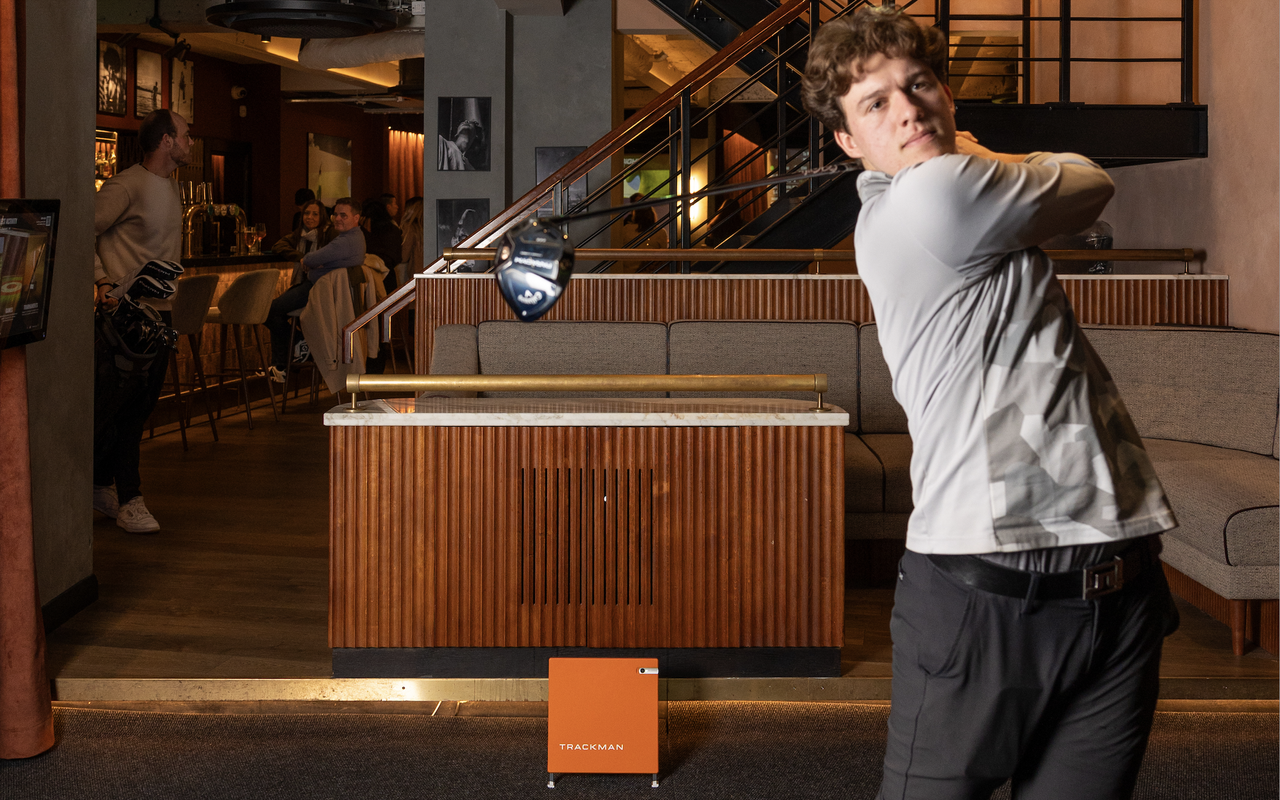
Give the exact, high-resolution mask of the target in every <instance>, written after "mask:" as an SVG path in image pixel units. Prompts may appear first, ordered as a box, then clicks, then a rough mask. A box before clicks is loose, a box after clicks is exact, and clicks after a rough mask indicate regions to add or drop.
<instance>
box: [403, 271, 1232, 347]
mask: <svg viewBox="0 0 1280 800" xmlns="http://www.w3.org/2000/svg"><path fill="white" fill-rule="evenodd" d="M1059 280H1060V281H1061V282H1062V285H1063V289H1064V291H1065V292H1066V294H1067V297H1068V299H1069V300H1070V301H1071V304H1072V306H1073V307H1074V309H1075V312H1076V318H1077V319H1079V320H1080V321H1081V322H1083V323H1086V324H1100V325H1155V324H1170V325H1226V324H1228V321H1227V320H1228V307H1227V280H1226V278H1225V277H1222V276H1203V275H1187V276H1173V277H1170V276H1133V275H1117V276H1107V277H1096V276H1078V275H1062V276H1059ZM417 308H418V313H417V323H416V327H417V331H416V332H417V337H416V342H417V358H418V363H420V364H423V365H427V364H430V363H431V346H432V342H433V337H432V333H433V331H434V330H435V329H436V327H437V326H439V325H447V324H456V323H463V324H468V325H475V324H478V323H480V322H483V321H486V320H496V319H507V320H511V319H515V315H514V314H513V313H512V312H511V310H510V309H509V308H507V305H506V303H505V302H503V300H502V296H501V295H500V294H499V293H498V287H497V285H496V283H495V282H494V280H493V278H492V277H491V276H487V275H437V276H431V277H421V278H418V281H417ZM545 319H548V320H607V321H625V322H672V321H674V320H679V319H774V320H791V319H795V320H843V321H850V322H872V321H874V320H875V314H874V312H873V311H872V308H871V301H870V299H869V298H868V297H867V292H866V289H865V287H864V286H863V284H862V281H861V279H859V278H858V276H857V275H839V276H831V275H822V276H819V275H782V276H758V275H751V276H741V277H722V276H703V275H692V276H657V275H631V276H625V277H622V276H605V275H581V276H578V277H576V278H574V279H573V281H572V282H571V283H570V284H569V291H567V292H566V293H565V296H564V298H563V299H562V300H561V301H560V302H559V303H558V304H556V306H555V307H554V308H552V309H551V311H550V312H548V313H547V315H546V317H545Z"/></svg>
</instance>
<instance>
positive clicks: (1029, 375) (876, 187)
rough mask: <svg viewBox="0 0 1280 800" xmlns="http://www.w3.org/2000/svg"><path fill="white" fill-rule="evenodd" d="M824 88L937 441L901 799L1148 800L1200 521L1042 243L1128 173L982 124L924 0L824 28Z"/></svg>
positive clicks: (896, 672)
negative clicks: (1166, 535) (1180, 548)
mask: <svg viewBox="0 0 1280 800" xmlns="http://www.w3.org/2000/svg"><path fill="white" fill-rule="evenodd" d="M803 86H804V102H805V106H806V107H807V108H808V109H809V110H810V111H811V112H812V113H813V114H814V116H816V117H817V118H818V119H819V120H821V121H822V122H823V123H824V124H825V125H826V126H827V128H828V130H831V131H832V132H833V135H834V137H835V140H836V143H837V144H839V146H840V148H841V149H842V150H844V152H845V153H846V154H847V155H849V156H850V157H851V158H858V159H861V160H862V166H863V167H864V168H865V171H864V172H863V173H861V174H860V175H859V176H858V193H859V195H860V197H861V198H862V210H861V211H860V212H859V215H858V221H857V229H856V232H855V239H854V243H855V247H856V248H857V251H858V272H859V274H860V275H861V278H862V281H863V285H864V286H865V287H866V290H867V294H868V295H869V296H870V298H871V305H872V308H873V309H874V310H875V318H876V322H877V324H878V325H879V340H880V346H881V348H882V350H883V353H884V359H885V362H886V363H887V365H888V367H889V372H890V374H891V375H892V376H893V394H894V396H895V397H896V398H897V399H898V401H899V402H900V403H901V404H902V406H903V409H904V410H905V411H906V416H907V421H908V425H909V426H910V430H911V439H912V443H913V448H914V449H913V451H912V454H911V485H912V496H913V499H914V504H915V508H914V510H913V511H912V512H911V518H910V521H909V522H908V527H907V542H906V544H907V549H906V553H905V554H904V555H903V557H902V560H901V561H900V562H899V564H898V576H897V577H898V581H897V588H896V591H895V595H894V606H893V615H892V619H891V622H890V631H891V633H892V636H893V687H892V694H893V703H892V705H891V706H890V711H889V737H888V747H887V749H886V753H885V757H884V769H883V782H882V784H881V787H880V795H879V796H880V797H881V798H885V799H886V800H887V798H895V800H905V798H929V800H933V799H934V798H957V799H958V798H987V797H990V796H991V794H992V792H994V791H995V790H996V789H997V788H998V787H999V786H1000V785H1001V784H1003V783H1004V782H1005V781H1006V780H1009V779H1012V796H1013V797H1018V798H1028V799H1030V798H1037V799H1039V798H1067V797H1080V798H1126V797H1130V796H1131V795H1132V794H1133V789H1134V783H1135V781H1136V779H1137V775H1138V768H1139V766H1140V765H1141V763H1142V755H1143V752H1144V751H1145V749H1146V745H1147V737H1148V734H1149V733H1150V731H1151V723H1152V718H1153V715H1154V712H1155V709H1156V699H1157V696H1158V694H1159V690H1160V651H1161V644H1162V641H1163V637H1164V636H1165V635H1166V634H1167V633H1168V632H1169V631H1171V630H1172V629H1173V627H1174V626H1175V625H1176V622H1175V620H1176V611H1175V610H1173V605H1172V601H1171V599H1170V595H1169V587H1168V585H1167V583H1166V582H1165V577H1164V573H1163V571H1162V570H1161V567H1160V560H1159V558H1158V555H1157V554H1158V553H1159V550H1160V540H1159V536H1158V534H1160V533H1161V532H1163V531H1166V530H1169V529H1170V528H1173V527H1174V526H1175V525H1176V524H1177V522H1176V521H1175V519H1174V515H1173V513H1172V511H1171V509H1170V507H1169V503H1168V501H1167V500H1166V498H1165V495H1164V491H1163V489H1162V488H1161V485H1160V481H1159V479H1158V478H1157V477H1156V473H1155V469H1154V468H1153V467H1152V464H1151V460H1150V458H1148V456H1147V453H1146V451H1145V450H1144V449H1143V446H1142V440H1141V439H1140V438H1139V437H1138V431H1137V430H1136V429H1135V427H1134V424H1133V421H1132V419H1130V417H1129V413H1128V412H1127V411H1126V410H1125V405H1124V402H1123V401H1122V400H1121V398H1120V395H1119V392H1118V391H1117V390H1116V386H1115V383H1114V382H1112V380H1111V376H1110V375H1109V374H1108V372H1107V368H1106V366H1105V365H1104V364H1103V363H1102V361H1101V360H1100V359H1099V358H1098V355H1097V353H1096V352H1094V350H1093V348H1092V347H1090V345H1089V342H1088V340H1087V339H1086V337H1085V334H1084V332H1083V331H1082V330H1081V329H1080V327H1079V325H1077V324H1076V320H1075V316H1074V315H1073V313H1072V310H1071V306H1070V304H1069V303H1068V301H1067V297H1066V295H1065V294H1064V293H1063V290H1062V286H1061V285H1060V284H1059V283H1058V280H1057V278H1055V277H1054V274H1053V264H1052V263H1051V262H1050V261H1049V259H1048V258H1047V257H1046V256H1045V254H1044V251H1043V250H1041V248H1040V246H1039V245H1040V244H1041V243H1042V242H1044V241H1045V240H1047V239H1049V238H1050V237H1051V236H1054V235H1055V234H1061V233H1070V232H1073V231H1078V230H1080V229H1081V228H1084V227H1086V226H1088V225H1089V224H1091V223H1092V222H1093V221H1095V220H1096V219H1097V218H1098V215H1099V214H1100V213H1101V212H1102V210H1103V208H1104V207H1105V206H1106V204H1107V201H1108V200H1109V199H1110V198H1111V196H1112V193H1113V191H1114V190H1113V185H1112V182H1111V178H1110V177H1109V176H1108V175H1107V173H1106V172H1104V171H1103V170H1102V169H1101V168H1099V167H1098V165H1097V164H1094V163H1093V162H1092V161H1090V160H1089V159H1087V158H1084V157H1083V156H1079V155H1076V154H1073V153H1045V152H1033V153H1030V154H1026V155H1016V154H1007V153H996V152H992V151H991V150H988V149H987V148H985V147H983V146H982V145H980V144H978V142H977V140H976V139H975V138H974V137H973V136H971V135H968V134H965V133H958V132H957V131H956V123H955V102H954V100H953V99H952V96H951V90H950V88H949V86H948V84H947V38H946V34H944V33H942V32H940V31H939V30H938V29H937V28H922V27H921V26H919V25H918V24H917V23H916V22H915V21H914V20H913V19H912V18H911V17H909V16H907V15H906V14H905V13H903V12H902V9H900V8H898V9H895V8H893V7H892V6H885V7H875V8H868V7H865V6H864V7H863V8H862V9H859V11H858V12H857V13H856V14H852V15H850V16H848V17H845V18H843V19H837V20H832V21H830V22H828V23H826V24H824V25H823V26H822V28H821V29H820V30H819V32H818V35H817V36H816V37H815V39H814V43H813V46H812V47H811V48H810V49H809V56H808V65H807V67H806V70H805V77H804V84H803Z"/></svg>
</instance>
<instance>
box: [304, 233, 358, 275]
mask: <svg viewBox="0 0 1280 800" xmlns="http://www.w3.org/2000/svg"><path fill="white" fill-rule="evenodd" d="M364 256H365V247H364V231H362V230H360V228H358V227H356V228H352V229H351V230H349V231H347V232H346V233H340V234H338V238H336V239H334V240H333V241H332V242H329V243H328V244H326V245H325V246H324V247H321V248H319V249H318V250H312V251H311V252H310V253H307V254H306V255H305V256H303V257H302V265H303V266H305V267H306V268H307V278H308V279H309V280H310V281H311V282H312V283H315V282H316V281H318V280H320V279H321V278H323V277H324V276H325V275H327V274H328V273H330V272H333V271H334V270H335V269H346V268H347V267H355V266H358V265H360V264H363V263H364Z"/></svg>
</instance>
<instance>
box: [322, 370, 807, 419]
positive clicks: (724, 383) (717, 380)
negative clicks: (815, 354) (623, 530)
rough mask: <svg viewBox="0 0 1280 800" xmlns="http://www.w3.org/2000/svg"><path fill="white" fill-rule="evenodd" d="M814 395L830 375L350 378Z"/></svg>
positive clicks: (408, 383) (409, 387)
mask: <svg viewBox="0 0 1280 800" xmlns="http://www.w3.org/2000/svg"><path fill="white" fill-rule="evenodd" d="M432 390H434V391H438V392H816V393H817V395H818V406H817V409H815V410H822V411H825V410H827V409H826V407H824V406H823V404H822V395H823V393H824V392H826V391H827V376H826V375H825V374H824V373H817V374H814V375H348V376H347V391H348V392H350V393H351V407H352V408H353V409H355V408H356V393H357V392H425V391H432Z"/></svg>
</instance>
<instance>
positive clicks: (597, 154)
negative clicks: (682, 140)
mask: <svg viewBox="0 0 1280 800" xmlns="http://www.w3.org/2000/svg"><path fill="white" fill-rule="evenodd" d="M807 10H809V0H789V2H787V3H784V4H783V5H782V6H781V7H780V8H778V10H777V11H774V12H773V13H772V14H770V15H769V16H767V17H765V18H764V19H762V20H760V22H759V23H757V24H756V25H754V26H753V27H751V28H750V29H748V30H746V31H743V32H742V34H741V35H739V36H738V38H736V39H734V40H733V41H732V42H730V43H729V46H728V47H725V48H724V49H722V50H720V51H719V52H717V53H716V54H715V55H713V56H712V57H711V58H709V59H707V60H706V61H704V62H703V63H702V64H700V65H699V66H698V67H697V68H695V69H694V70H693V71H692V72H690V73H689V74H688V75H686V76H685V77H684V78H683V79H681V80H680V81H678V82H677V83H676V84H675V85H674V86H672V87H671V88H670V89H667V90H666V91H665V92H663V93H662V94H660V95H658V96H657V97H656V98H654V100H653V101H652V102H651V103H649V104H648V105H647V106H645V107H644V108H642V109H640V110H639V111H637V112H636V113H635V114H632V115H631V117H630V118H629V119H627V120H626V121H624V122H623V123H622V124H621V125H619V126H618V127H617V128H614V129H613V130H612V131H610V132H609V133H607V134H605V136H604V137H603V138H602V139H600V140H599V141H597V142H596V143H595V144H593V145H591V146H590V147H588V148H587V149H586V150H584V151H583V152H582V153H580V154H579V155H578V156H577V157H576V158H574V159H573V160H572V161H570V162H569V163H568V164H565V165H564V166H563V167H561V168H560V169H559V170H557V171H556V172H555V173H554V174H553V175H551V177H549V178H547V179H546V180H544V181H543V182H542V183H540V184H538V185H537V186H535V187H534V188H533V189H531V190H529V191H528V192H526V193H525V194H524V195H523V196H522V197H521V198H520V199H519V200H516V201H515V202H514V203H512V204H511V205H510V206H508V207H507V208H506V209H504V210H503V211H502V212H501V213H499V214H498V215H497V216H496V217H494V218H493V219H491V220H489V221H488V222H486V223H485V224H484V225H482V226H481V227H480V228H478V229H477V230H476V231H475V232H474V233H472V234H471V235H470V236H468V237H467V238H466V239H464V240H463V241H462V242H461V243H460V244H461V245H462V246H464V247H475V246H477V245H479V244H482V243H485V242H486V241H493V240H494V238H496V237H497V236H499V235H501V234H502V233H504V232H506V231H507V230H508V229H509V228H510V227H511V226H513V225H515V224H516V223H517V222H519V221H520V220H521V219H523V218H524V217H525V216H527V214H528V212H530V211H531V210H533V209H534V208H536V207H537V206H539V205H541V203H542V201H543V200H544V198H545V196H546V194H547V192H549V191H550V190H551V189H553V188H554V187H555V186H556V185H557V184H561V183H563V184H564V185H570V184H572V183H573V182H574V181H576V180H577V179H578V178H580V177H582V176H583V175H585V174H587V173H588V172H589V171H591V170H592V169H594V168H595V167H597V166H599V165H600V164H601V163H603V162H604V161H605V159H607V158H609V157H611V156H612V155H613V154H614V153H616V152H618V151H620V150H621V149H622V148H623V146H625V145H626V144H627V142H629V141H630V140H631V139H633V138H635V137H636V136H637V135H639V134H640V133H642V132H643V131H644V130H645V129H647V128H648V127H649V126H650V125H652V124H653V123H654V122H656V121H657V120H658V119H659V118H660V117H662V116H663V115H665V114H668V113H670V112H671V111H672V110H674V109H675V108H676V107H677V106H678V105H679V104H680V96H681V94H682V93H683V92H685V91H686V90H688V91H689V92H691V93H693V92H697V91H698V90H699V89H702V88H703V87H705V86H707V85H709V84H710V83H711V81H712V80H714V79H715V78H717V77H719V76H720V75H721V74H722V73H723V72H725V71H726V70H728V69H729V68H730V67H732V66H734V65H735V64H737V63H738V62H739V61H741V60H742V59H743V58H745V57H746V56H748V55H750V54H751V53H752V52H754V51H755V50H758V49H759V48H760V47H761V46H763V45H764V44H766V43H767V42H769V40H771V39H773V38H774V37H776V36H777V35H778V32H779V31H781V30H782V28H783V26H785V25H787V24H789V23H790V22H792V21H793V20H795V19H796V18H798V17H799V16H800V15H801V14H803V13H804V12H805V11H807ZM450 260H455V259H444V258H440V259H437V260H436V261H434V262H433V263H432V264H431V265H430V266H428V267H427V268H426V270H425V271H426V272H433V271H436V270H438V269H439V268H440V267H442V266H444V265H445V264H447V263H448V262H449V261H450ZM409 286H412V284H406V285H405V286H402V287H400V288H399V289H397V290H396V291H395V292H393V293H392V294H390V295H388V296H387V299H385V300H383V301H382V302H381V303H379V304H378V305H376V306H374V307H373V308H371V309H369V310H368V311H366V312H365V313H363V314H361V315H360V316H359V317H357V318H356V319H355V321H354V322H352V323H351V324H350V325H348V326H347V327H346V328H345V329H344V331H343V336H342V360H343V362H344V363H347V364H350V363H351V361H352V359H353V358H354V357H355V354H354V348H353V346H352V342H353V340H354V337H355V332H356V331H358V330H360V329H361V328H363V327H364V326H365V325H367V324H369V322H371V321H372V320H374V319H376V318H378V317H379V316H381V317H383V318H384V319H385V320H388V321H389V319H390V317H391V315H392V314H394V313H396V312H397V311H400V310H401V309H403V308H404V307H405V306H407V305H408V304H409V303H410V302H412V299H411V298H409V297H408V296H407V294H408V292H407V291H406V287H409ZM387 327H388V328H389V324H388V325H387ZM383 338H384V340H385V336H384V337H383Z"/></svg>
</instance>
